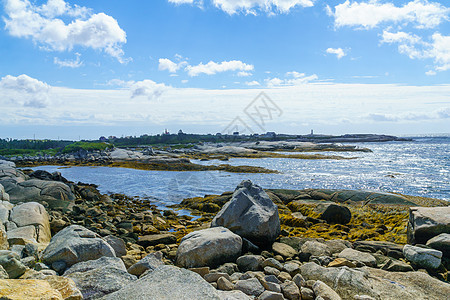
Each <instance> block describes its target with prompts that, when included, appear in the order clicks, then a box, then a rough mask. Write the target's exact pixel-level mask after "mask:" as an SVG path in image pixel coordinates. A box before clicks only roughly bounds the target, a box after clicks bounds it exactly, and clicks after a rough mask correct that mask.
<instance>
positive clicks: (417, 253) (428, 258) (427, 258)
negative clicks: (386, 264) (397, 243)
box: [403, 245, 442, 269]
mask: <svg viewBox="0 0 450 300" xmlns="http://www.w3.org/2000/svg"><path fill="white" fill-rule="evenodd" d="M403 255H405V258H406V259H407V260H408V261H410V262H412V263H413V264H415V265H416V266H418V267H422V268H427V269H437V268H439V266H440V265H441V259H442V252H441V251H439V250H435V249H427V248H422V247H416V246H412V245H405V246H404V247H403Z"/></svg>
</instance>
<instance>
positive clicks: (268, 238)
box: [211, 180, 281, 248]
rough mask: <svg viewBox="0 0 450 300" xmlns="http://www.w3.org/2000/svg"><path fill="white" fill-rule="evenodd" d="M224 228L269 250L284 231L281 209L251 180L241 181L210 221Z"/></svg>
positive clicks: (213, 224)
mask: <svg viewBox="0 0 450 300" xmlns="http://www.w3.org/2000/svg"><path fill="white" fill-rule="evenodd" d="M218 226H223V227H225V228H228V229H230V230H231V231H232V232H234V233H235V234H237V235H239V236H241V237H242V238H244V239H247V240H249V241H250V242H252V243H253V244H255V245H257V246H259V247H261V248H270V247H271V245H272V243H273V242H274V241H275V240H276V239H277V237H278V236H279V235H280V232H281V226H280V219H279V214H278V207H277V205H276V204H275V203H273V201H272V200H271V199H270V198H269V195H267V193H266V192H265V191H264V190H263V189H262V188H261V187H260V186H258V185H256V184H253V183H252V182H251V181H250V180H244V181H242V182H241V183H240V184H239V185H238V186H237V187H236V190H235V191H234V193H233V196H232V198H231V200H230V201H228V202H227V203H225V205H224V206H223V207H222V209H221V210H220V211H219V212H218V213H217V215H216V216H215V217H214V219H213V220H212V222H211V227H218Z"/></svg>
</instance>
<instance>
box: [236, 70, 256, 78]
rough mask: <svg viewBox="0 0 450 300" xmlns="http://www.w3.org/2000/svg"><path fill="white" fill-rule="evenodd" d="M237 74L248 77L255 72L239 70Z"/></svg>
mask: <svg viewBox="0 0 450 300" xmlns="http://www.w3.org/2000/svg"><path fill="white" fill-rule="evenodd" d="M236 75H237V76H239V77H248V76H252V75H253V74H252V73H250V72H245V71H241V72H238V73H237V74H236Z"/></svg>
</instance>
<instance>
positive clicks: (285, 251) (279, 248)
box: [272, 242, 297, 257]
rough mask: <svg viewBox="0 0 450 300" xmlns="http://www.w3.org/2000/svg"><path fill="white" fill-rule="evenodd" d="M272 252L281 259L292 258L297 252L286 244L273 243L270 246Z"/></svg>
mask: <svg viewBox="0 0 450 300" xmlns="http://www.w3.org/2000/svg"><path fill="white" fill-rule="evenodd" d="M272 250H273V252H275V253H276V254H279V255H281V256H283V257H294V256H295V255H297V251H295V249H294V248H292V247H291V246H289V245H288V244H283V243H278V242H275V243H273V245H272Z"/></svg>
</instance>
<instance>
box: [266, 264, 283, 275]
mask: <svg viewBox="0 0 450 300" xmlns="http://www.w3.org/2000/svg"><path fill="white" fill-rule="evenodd" d="M264 274H266V275H275V276H278V275H280V270H278V269H275V268H273V267H269V266H267V267H264Z"/></svg>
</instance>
